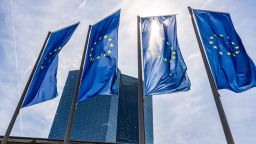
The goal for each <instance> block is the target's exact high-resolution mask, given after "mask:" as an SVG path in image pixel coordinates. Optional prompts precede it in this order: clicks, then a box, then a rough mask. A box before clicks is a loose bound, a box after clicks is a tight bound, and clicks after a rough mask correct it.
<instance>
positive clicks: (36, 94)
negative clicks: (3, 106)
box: [22, 23, 79, 107]
mask: <svg viewBox="0 0 256 144" xmlns="http://www.w3.org/2000/svg"><path fill="white" fill-rule="evenodd" d="M78 24H79V23H77V24H74V25H72V26H69V27H67V28H64V29H61V30H59V31H55V32H52V33H51V34H50V36H49V38H48V42H47V45H46V46H45V48H44V52H43V54H42V56H41V58H40V61H39V63H38V65H37V68H36V71H35V73H34V76H33V79H32V81H31V83H30V86H29V89H28V91H27V94H26V97H25V99H24V101H23V104H22V107H26V106H31V105H34V104H37V103H40V102H44V101H47V100H50V99H53V98H55V97H56V96H57V78H56V74H57V69H58V54H59V52H60V50H61V49H62V47H63V46H64V45H65V44H66V43H67V42H68V40H69V39H70V37H71V36H72V34H73V33H74V31H75V30H76V28H77V26H78Z"/></svg>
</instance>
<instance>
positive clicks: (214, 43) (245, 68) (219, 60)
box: [193, 10, 256, 92]
mask: <svg viewBox="0 0 256 144" xmlns="http://www.w3.org/2000/svg"><path fill="white" fill-rule="evenodd" d="M193 12H194V15H195V19H196V21H197V26H198V29H199V32H200V35H201V39H202V42H203V45H204V49H205V51H206V54H207V57H208V61H209V63H210V67H211V71H212V74H213V77H214V79H215V82H216V85H217V87H218V89H229V90H231V91H234V92H243V91H245V90H248V89H250V88H252V87H254V86H256V68H255V65H254V63H253V61H252V60H251V59H250V57H249V56H248V55H247V53H246V51H245V48H244V45H243V43H242V41H241V39H240V37H239V35H238V34H237V32H236V30H235V28H234V26H233V23H232V20H231V18H230V15H229V14H227V13H221V12H210V11H203V10H193Z"/></svg>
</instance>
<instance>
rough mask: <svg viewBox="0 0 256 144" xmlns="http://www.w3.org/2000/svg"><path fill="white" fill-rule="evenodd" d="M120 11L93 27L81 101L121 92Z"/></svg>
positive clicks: (87, 53)
mask: <svg viewBox="0 0 256 144" xmlns="http://www.w3.org/2000/svg"><path fill="white" fill-rule="evenodd" d="M119 18H120V10H119V11H117V12H115V13H114V14H112V15H110V16H108V17H107V18H105V19H103V20H102V21H100V22H98V23H97V24H95V25H93V26H92V29H91V33H90V39H89V43H88V47H87V52H86V58H85V65H84V70H83V74H82V81H81V85H80V88H79V94H78V101H83V100H86V99H88V98H90V97H93V96H95V95H117V94H118V86H119V84H118V78H117V74H118V69H117V60H118V57H117V54H118V53H117V52H118V51H117V48H118V27H119Z"/></svg>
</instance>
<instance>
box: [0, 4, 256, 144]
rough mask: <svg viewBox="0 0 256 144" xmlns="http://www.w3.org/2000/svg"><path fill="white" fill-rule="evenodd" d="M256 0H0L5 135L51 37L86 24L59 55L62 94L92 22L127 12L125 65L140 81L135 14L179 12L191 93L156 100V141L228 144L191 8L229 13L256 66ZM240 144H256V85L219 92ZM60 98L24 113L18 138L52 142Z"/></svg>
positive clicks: (1, 127) (122, 39)
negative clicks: (77, 23)
mask: <svg viewBox="0 0 256 144" xmlns="http://www.w3.org/2000/svg"><path fill="white" fill-rule="evenodd" d="M255 5H256V1H255V0H243V1H234V0H225V1H217V0H151V1H148V0H119V1H115V0H76V1H71V0H61V1H59V0H55V1H54V0H37V1H35V0H0V18H1V21H0V98H1V105H0V135H3V134H4V132H5V130H6V128H7V125H8V123H9V120H10V119H11V116H12V114H13V111H14V109H15V107H16V104H17V103H18V100H19V97H20V94H21V93H22V91H23V88H24V86H25V84H26V81H27V79H28V77H29V74H30V72H31V70H32V67H33V65H34V63H35V60H36V58H37V56H38V54H39V51H40V49H41V47H42V45H43V42H44V39H45V37H46V35H47V32H48V31H50V30H52V31H53V30H57V29H59V28H62V27H64V26H67V25H70V24H73V23H75V22H77V21H81V24H80V26H79V27H78V29H77V31H76V32H75V33H74V36H73V37H72V38H71V39H70V41H69V43H68V44H67V45H66V47H65V48H64V49H63V50H62V52H61V54H60V57H59V70H58V92H59V96H60V95H61V93H62V90H63V87H64V83H65V80H66V78H67V74H68V71H69V70H74V69H78V68H79V64H80V60H81V56H82V49H83V46H84V41H85V38H86V32H87V28H88V25H89V24H94V23H96V22H97V21H99V20H100V19H102V18H104V17H105V16H107V15H109V14H110V13H112V12H114V11H116V10H117V9H119V8H121V9H122V12H121V23H120V30H119V63H118V65H119V68H120V69H121V71H122V73H124V74H128V75H131V76H135V77H137V33H136V30H137V27H136V20H137V18H136V16H137V15H140V16H151V15H168V14H178V15H177V25H178V27H177V29H178V39H179V44H180V49H181V52H182V54H183V57H184V60H185V63H186V65H187V67H188V72H187V73H188V76H189V78H190V80H191V84H192V85H191V90H190V91H188V92H182V93H174V94H169V95H161V96H155V97H154V98H153V101H154V102H153V108H154V114H153V115H154V139H155V143H175V144H197V143H199V144H200V143H202V144H205V143H207V144H225V143H226V141H225V137H224V133H223V131H222V127H221V123H220V120H219V117H218V113H217V110H216V106H215V103H214V100H213V97H212V94H211V89H210V85H209V83H208V79H207V76H206V71H205V69H204V65H203V62H202V58H201V56H200V52H199V48H198V44H197V41H196V38H195V34H194V31H193V27H192V23H191V20H190V15H189V12H188V10H187V6H191V7H192V8H199V9H209V10H215V11H225V12H229V13H230V14H231V17H232V20H233V23H234V25H235V28H236V30H237V32H238V33H239V35H240V37H241V39H242V41H243V43H244V45H245V48H246V50H247V52H248V54H249V56H250V57H251V58H252V60H253V61H254V62H255V63H256V57H255V56H256V45H255V44H256V30H255V29H256V20H255V19H256V17H255ZM219 92H220V94H221V96H222V97H221V100H222V103H223V106H224V109H225V112H226V115H227V118H228V121H229V124H230V127H231V130H232V132H233V137H234V139H235V142H236V143H237V144H247V143H256V137H255V135H256V123H255V119H256V104H255V101H256V96H255V92H256V88H252V89H251V90H248V91H246V92H244V93H240V94H236V93H233V92H231V91H228V90H220V91H219ZM59 98H60V97H58V98H56V99H54V100H52V101H47V102H45V103H42V104H38V105H35V106H31V107H27V108H24V109H22V110H21V115H20V117H18V119H17V121H16V124H15V127H14V129H13V132H12V135H16V136H22V135H23V136H31V137H45V138H46V137H47V136H48V133H49V129H50V126H51V124H52V121H53V118H54V114H55V112H56V109H57V105H58V102H59Z"/></svg>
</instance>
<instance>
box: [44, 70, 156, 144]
mask: <svg viewBox="0 0 256 144" xmlns="http://www.w3.org/2000/svg"><path fill="white" fill-rule="evenodd" d="M77 77H78V71H70V72H69V75H68V78H67V81H66V84H65V87H64V90H63V94H62V97H61V100H60V103H59V106H58V109H57V112H56V115H55V118H54V121H53V124H52V127H51V130H50V133H49V138H50V139H64V135H65V130H66V125H67V121H68V115H69V110H70V106H71V101H72V97H73V94H74V89H75V85H76V81H77ZM120 78H121V79H120V94H119V96H95V97H93V98H91V99H89V100H87V101H83V102H80V103H79V104H78V105H77V109H76V112H75V117H74V123H73V128H72V133H71V139H72V140H79V141H83V140H84V141H85V140H86V141H104V142H125V143H138V138H139V137H138V110H137V109H138V93H137V91H138V90H137V84H138V83H137V79H136V78H133V77H130V76H126V75H121V77H120ZM152 113H153V111H152V97H146V98H145V130H146V142H147V143H149V144H151V143H153V115H152Z"/></svg>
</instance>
